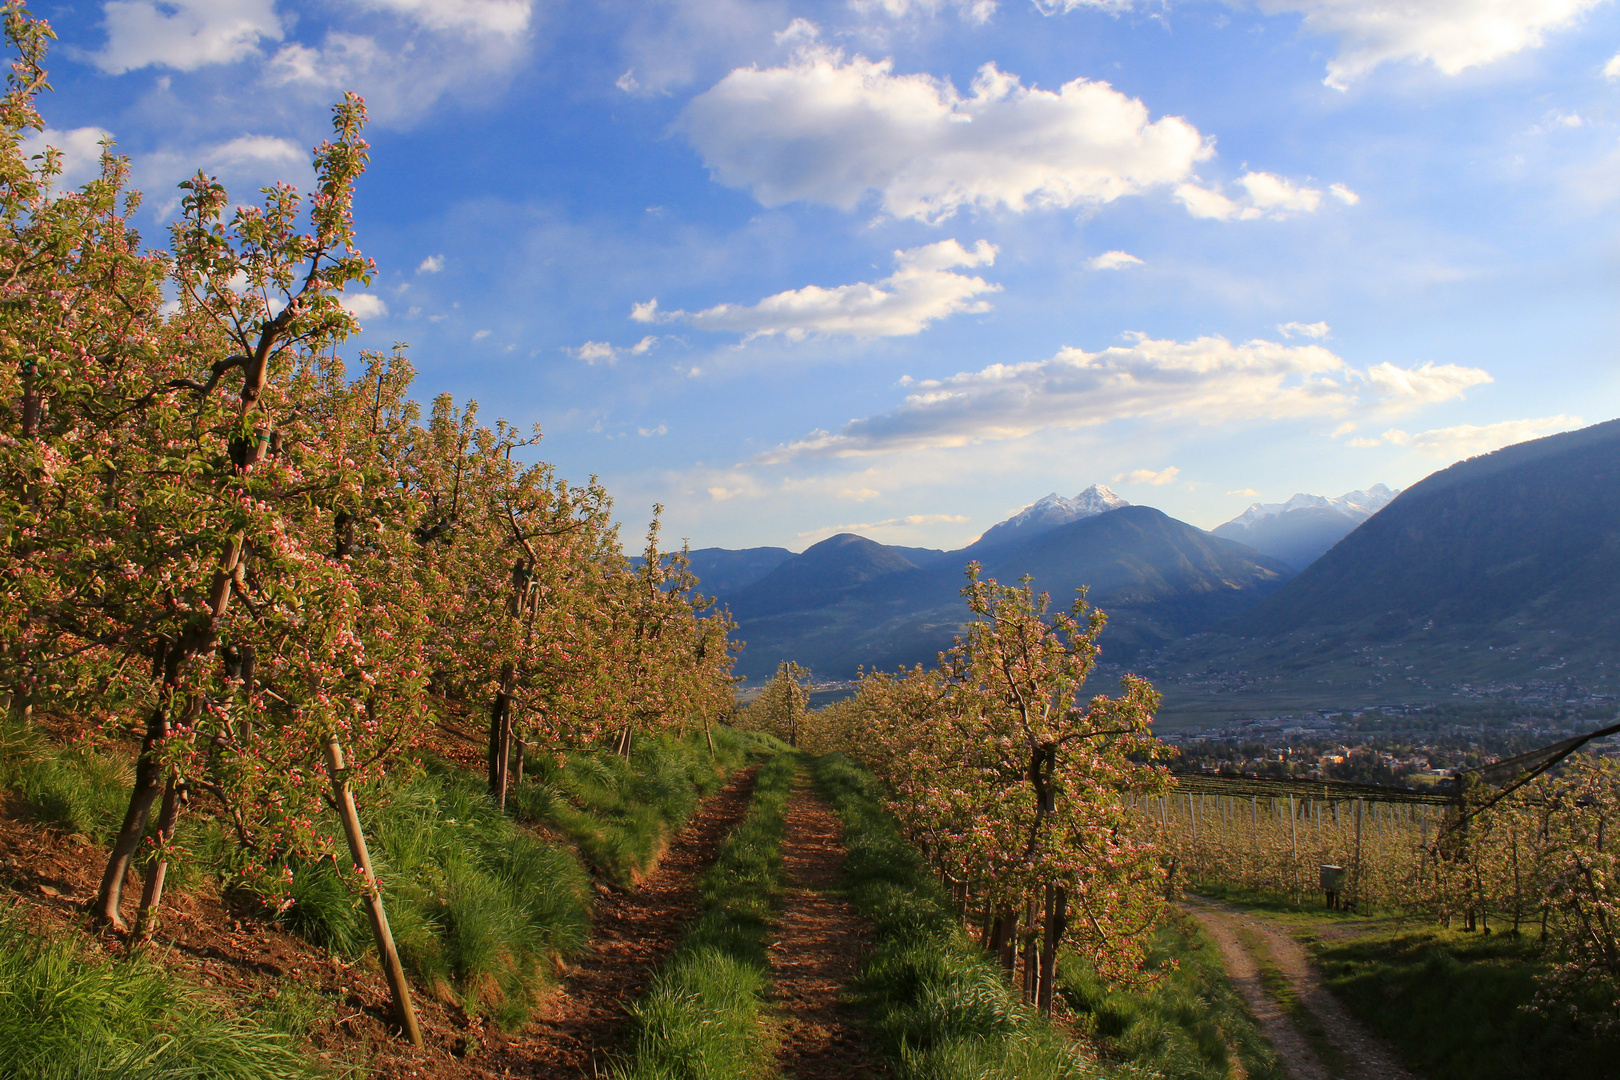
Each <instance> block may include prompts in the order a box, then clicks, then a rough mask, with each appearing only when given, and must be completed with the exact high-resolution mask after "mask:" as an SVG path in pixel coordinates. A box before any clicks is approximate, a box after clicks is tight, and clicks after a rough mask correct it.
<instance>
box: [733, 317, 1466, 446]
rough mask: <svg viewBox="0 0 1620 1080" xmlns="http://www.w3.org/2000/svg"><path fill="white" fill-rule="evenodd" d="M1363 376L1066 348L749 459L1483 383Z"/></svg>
mask: <svg viewBox="0 0 1620 1080" xmlns="http://www.w3.org/2000/svg"><path fill="white" fill-rule="evenodd" d="M1373 370H1375V371H1377V372H1378V376H1377V377H1376V378H1375V377H1373V376H1372V374H1371V372H1363V371H1359V370H1357V369H1355V368H1352V367H1351V366H1350V365H1349V364H1348V363H1346V362H1345V361H1344V360H1343V359H1342V358H1340V357H1339V356H1337V355H1335V354H1334V353H1333V352H1331V351H1329V350H1328V349H1326V348H1325V347H1323V346H1321V345H1285V344H1281V343H1278V342H1271V341H1263V340H1255V341H1250V342H1247V343H1244V344H1233V343H1232V342H1230V341H1227V340H1226V339H1225V338H1220V337H1201V338H1197V339H1194V340H1192V341H1157V340H1154V339H1151V338H1147V337H1138V338H1136V339H1135V340H1134V341H1132V342H1131V343H1130V344H1128V345H1119V346H1114V347H1112V348H1107V349H1102V350H1100V351H1098V352H1094V353H1088V352H1086V351H1085V350H1083V349H1074V348H1066V349H1063V350H1061V351H1059V352H1058V353H1057V355H1055V356H1053V357H1051V358H1050V359H1047V360H1037V361H1031V362H1028V363H1021V364H992V365H990V366H989V367H986V368H983V369H981V370H979V371H970V372H963V373H961V374H958V375H953V376H951V377H950V378H948V379H940V380H936V379H928V380H924V381H922V382H918V383H915V384H913V386H912V392H911V393H909V394H908V395H907V397H906V398H905V400H904V402H903V403H902V404H901V405H900V406H899V407H898V408H896V409H894V410H892V411H891V412H888V413H884V414H881V415H878V416H870V417H865V418H862V419H858V420H852V421H850V422H849V423H848V424H845V425H844V426H843V428H841V429H840V430H838V431H837V432H829V431H818V432H813V433H812V434H811V435H810V436H809V437H808V438H806V439H803V440H801V441H799V442H795V443H791V444H788V445H786V446H782V447H779V448H777V449H776V450H773V451H770V452H767V453H766V454H764V455H762V456H761V457H760V458H759V460H760V462H761V463H766V464H769V463H775V462H782V461H786V460H789V459H792V458H797V457H807V456H822V455H832V456H850V455H858V454H869V453H876V452H883V451H890V450H910V449H926V448H930V447H949V446H963V445H967V444H969V443H974V442H981V441H988V440H1002V439H1015V438H1020V437H1023V436H1025V435H1029V434H1031V433H1033V432H1036V431H1040V430H1043V429H1049V428H1080V427H1087V426H1094V425H1100V424H1105V423H1109V422H1111V421H1115V420H1124V419H1132V418H1145V417H1154V418H1170V417H1191V418H1195V419H1197V420H1198V421H1200V422H1202V423H1214V422H1219V421H1228V420H1236V419H1244V420H1254V419H1284V418H1295V417H1304V416H1334V415H1341V414H1343V413H1345V412H1347V411H1349V410H1351V409H1363V410H1370V411H1373V412H1386V413H1387V412H1398V411H1401V410H1404V409H1411V408H1415V407H1418V406H1421V405H1424V404H1429V403H1432V402H1434V401H1439V400H1444V399H1445V398H1446V397H1458V396H1461V395H1462V393H1463V392H1464V391H1465V390H1466V389H1467V388H1468V387H1469V386H1474V385H1478V384H1480V383H1482V382H1488V381H1489V380H1490V376H1489V375H1488V374H1486V373H1485V372H1484V371H1480V370H1478V369H1475V368H1462V367H1457V366H1456V365H1449V364H1448V365H1444V366H1437V365H1432V364H1429V365H1425V366H1424V367H1423V368H1418V369H1414V370H1412V371H1406V372H1403V370H1402V369H1399V368H1395V367H1393V365H1389V364H1380V365H1379V366H1378V367H1377V368H1375V369H1373Z"/></svg>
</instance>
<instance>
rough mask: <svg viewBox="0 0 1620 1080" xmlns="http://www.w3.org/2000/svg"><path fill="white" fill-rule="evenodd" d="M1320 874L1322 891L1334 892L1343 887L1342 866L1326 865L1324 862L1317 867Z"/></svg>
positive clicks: (1341, 889)
mask: <svg viewBox="0 0 1620 1080" xmlns="http://www.w3.org/2000/svg"><path fill="white" fill-rule="evenodd" d="M1317 869H1318V870H1319V871H1321V874H1322V891H1323V892H1330V893H1336V892H1341V891H1343V889H1344V867H1342V866H1328V865H1326V864H1324V865H1322V866H1320V867H1318V868H1317Z"/></svg>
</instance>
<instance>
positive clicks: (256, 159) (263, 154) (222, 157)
mask: <svg viewBox="0 0 1620 1080" xmlns="http://www.w3.org/2000/svg"><path fill="white" fill-rule="evenodd" d="M205 160H206V162H207V164H208V166H209V167H210V168H213V169H219V170H222V171H223V170H234V171H241V170H242V169H243V168H244V167H246V168H251V167H254V166H258V165H302V164H304V163H305V162H306V161H308V160H309V159H308V155H307V154H306V152H305V150H304V148H303V147H301V146H299V145H298V144H297V143H295V142H293V141H292V140H291V139H278V138H276V137H274V136H272V135H242V136H239V137H238V138H235V139H232V140H230V141H229V142H223V143H220V144H219V145H218V146H216V147H214V148H213V149H212V150H209V151H208V153H207V156H206V159H205Z"/></svg>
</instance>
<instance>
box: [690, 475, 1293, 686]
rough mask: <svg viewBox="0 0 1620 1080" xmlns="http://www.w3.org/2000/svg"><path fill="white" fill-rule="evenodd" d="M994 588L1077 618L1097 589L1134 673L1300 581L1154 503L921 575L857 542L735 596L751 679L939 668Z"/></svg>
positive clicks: (1114, 655)
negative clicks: (969, 594) (973, 581)
mask: <svg viewBox="0 0 1620 1080" xmlns="http://www.w3.org/2000/svg"><path fill="white" fill-rule="evenodd" d="M974 559H977V560H978V561H980V562H981V563H982V564H983V573H984V576H986V577H993V578H996V579H998V580H1001V581H1007V582H1011V581H1015V580H1017V579H1018V578H1019V577H1021V576H1023V575H1024V574H1030V575H1032V576H1033V577H1034V579H1035V587H1036V588H1037V589H1040V590H1045V591H1047V592H1049V593H1050V594H1051V596H1052V601H1053V604H1054V605H1055V606H1062V607H1067V606H1068V605H1069V604H1070V603H1072V602H1073V598H1074V595H1075V590H1076V589H1078V588H1080V587H1081V586H1086V587H1089V589H1090V594H1089V598H1090V600H1091V602H1092V603H1094V604H1096V605H1097V606H1099V607H1101V608H1103V609H1104V610H1105V611H1107V612H1108V614H1109V620H1110V623H1109V629H1108V632H1107V633H1106V634H1105V635H1104V637H1103V648H1104V651H1105V656H1106V657H1107V659H1109V660H1110V661H1116V662H1122V661H1125V660H1129V659H1132V658H1135V657H1138V656H1141V655H1142V654H1143V653H1144V651H1149V650H1152V649H1155V648H1157V647H1159V646H1160V645H1162V644H1164V643H1166V642H1168V641H1171V640H1173V639H1175V638H1177V637H1180V636H1183V635H1186V634H1189V633H1195V632H1197V631H1199V630H1203V629H1206V628H1208V627H1209V626H1211V625H1213V624H1215V623H1216V622H1219V621H1220V620H1222V619H1224V618H1226V617H1228V616H1230V615H1232V614H1235V613H1236V612H1238V611H1241V610H1243V609H1244V608H1246V607H1247V606H1249V605H1251V604H1253V603H1255V602H1256V601H1258V600H1259V599H1260V598H1262V597H1263V596H1265V595H1268V594H1269V593H1270V592H1272V591H1274V590H1275V589H1276V588H1278V587H1279V586H1281V585H1282V583H1283V582H1284V581H1286V580H1287V579H1288V578H1289V577H1290V576H1292V571H1291V570H1290V569H1289V568H1288V567H1287V566H1286V565H1284V564H1283V563H1281V562H1278V561H1277V560H1274V559H1270V558H1268V557H1266V556H1264V555H1261V554H1259V553H1258V552H1256V551H1253V550H1251V549H1249V548H1246V547H1244V546H1243V545H1241V544H1236V543H1233V542H1232V541H1229V540H1223V539H1221V538H1220V537H1216V536H1213V535H1211V534H1209V533H1207V532H1204V531H1203V530H1202V529H1198V528H1196V527H1194V526H1192V525H1188V524H1187V523H1185V522H1182V521H1177V520H1175V519H1174V518H1171V517H1169V516H1167V515H1165V514H1164V513H1162V512H1160V511H1158V510H1155V509H1153V508H1151V507H1146V506H1127V507H1123V508H1121V509H1117V510H1111V511H1108V512H1105V513H1099V514H1094V515H1091V516H1089V517H1085V518H1082V519H1080V520H1076V521H1071V522H1070V523H1068V524H1066V525H1059V526H1056V527H1054V528H1050V529H1047V530H1044V531H1041V532H1038V533H1036V534H1034V535H1030V536H1027V537H1023V538H1019V539H1017V540H1015V541H1014V542H1011V543H1005V544H1000V545H996V546H994V547H991V548H989V549H988V550H984V551H979V550H976V548H973V547H970V548H967V549H963V550H961V551H955V552H947V553H944V554H942V555H939V556H937V557H934V558H933V559H931V560H930V561H929V562H928V563H927V565H923V566H918V565H916V563H915V562H914V561H913V560H912V559H908V558H907V557H906V556H905V555H903V554H901V553H900V551H898V550H896V549H893V548H885V547H884V546H883V545H881V544H876V543H874V542H872V541H870V540H865V539H864V538H861V537H856V536H852V535H848V534H845V535H843V536H838V537H833V538H832V539H830V540H825V541H822V542H821V543H820V544H817V545H815V546H813V547H811V548H810V549H809V550H807V551H806V552H805V553H804V554H803V555H800V556H796V557H794V558H793V559H790V560H788V561H787V562H784V563H783V564H782V565H781V566H779V567H778V568H777V569H776V570H775V571H773V572H772V573H771V574H769V575H767V576H766V577H764V578H762V579H761V580H759V581H757V582H755V583H754V584H753V585H751V586H748V587H747V588H744V589H741V590H738V591H737V592H734V593H729V594H722V596H721V602H722V604H724V605H725V606H727V607H729V608H730V610H731V613H732V615H733V617H734V618H736V619H737V621H738V624H739V631H738V633H739V636H740V637H742V638H743V640H745V641H746V642H747V643H748V648H747V649H746V650H745V651H744V652H743V654H742V657H741V659H740V660H739V663H738V671H739V673H741V674H745V675H747V676H749V677H750V678H751V679H758V678H764V677H765V676H767V675H769V674H770V673H771V672H773V671H775V669H776V665H777V664H778V663H779V662H780V661H781V660H784V659H796V660H798V661H799V662H800V663H804V664H806V665H808V666H809V667H810V668H811V669H812V670H813V671H815V672H816V674H817V675H818V676H819V677H824V678H848V677H851V676H852V675H853V674H854V673H855V670H856V669H857V668H858V667H860V666H862V665H864V666H866V667H868V668H871V667H878V668H893V667H896V666H899V665H910V664H915V663H920V662H927V661H931V660H932V659H933V657H934V655H935V654H936V653H937V652H938V651H939V650H941V649H944V648H947V647H949V646H950V644H951V641H952V639H953V638H954V637H955V636H956V634H957V633H959V632H960V631H961V628H962V626H963V624H964V622H965V620H966V617H967V610H966V607H965V606H964V604H963V602H962V600H961V597H960V595H959V594H960V590H961V588H962V584H963V568H964V567H965V566H966V564H967V563H968V562H969V561H971V560H974Z"/></svg>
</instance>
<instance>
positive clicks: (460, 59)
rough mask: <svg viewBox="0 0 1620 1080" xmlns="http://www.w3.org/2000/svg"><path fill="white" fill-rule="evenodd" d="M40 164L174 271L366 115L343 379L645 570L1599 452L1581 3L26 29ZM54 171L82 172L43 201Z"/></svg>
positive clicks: (63, 12)
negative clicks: (260, 193) (527, 483)
mask: <svg viewBox="0 0 1620 1080" xmlns="http://www.w3.org/2000/svg"><path fill="white" fill-rule="evenodd" d="M35 11H36V13H37V14H40V15H43V16H44V17H46V18H47V19H49V20H50V21H51V22H52V24H53V26H54V27H55V28H56V31H57V34H58V37H59V39H60V40H59V42H58V44H57V46H56V48H55V51H54V53H53V57H52V61H51V69H52V71H51V81H52V84H53V86H54V88H55V92H54V93H53V94H51V95H49V96H48V97H47V99H46V100H45V101H44V103H43V108H42V111H43V113H44V115H45V118H46V120H47V123H48V125H49V130H48V131H47V132H46V133H45V135H43V136H41V137H40V139H41V140H42V141H47V142H50V143H52V144H53V145H57V146H59V147H60V148H62V149H64V150H65V151H67V153H68V160H69V164H70V170H71V169H82V168H86V167H88V165H89V163H90V162H91V161H92V160H93V157H94V147H95V143H96V141H97V139H98V138H99V137H100V135H101V133H102V132H109V133H111V134H112V135H113V137H114V138H115V139H116V140H117V142H118V145H119V147H120V149H121V150H122V151H123V152H125V153H127V154H129V155H130V156H131V157H132V159H133V162H134V172H135V176H136V179H137V182H138V184H139V185H140V186H141V187H142V188H143V189H144V190H145V191H146V192H147V202H146V206H145V208H144V209H143V210H142V211H141V218H140V222H139V224H140V226H141V227H142V228H143V230H144V231H145V232H146V233H147V235H148V236H149V237H151V238H152V240H153V241H154V242H161V239H162V237H163V235H164V234H163V231H162V225H163V223H164V222H165V221H166V220H167V215H168V214H170V213H172V212H173V209H174V207H175V205H176V200H175V186H174V185H175V184H176V183H177V182H178V181H179V180H180V179H182V178H183V177H184V176H186V175H188V174H190V173H191V172H192V171H194V170H195V169H197V168H203V169H206V170H207V171H209V172H210V173H213V174H216V175H219V176H220V177H221V178H222V179H223V180H225V181H226V183H227V184H228V185H229V186H230V187H231V188H232V190H233V191H236V192H239V193H240V195H241V197H242V198H244V199H246V198H247V197H248V195H249V193H250V192H251V191H252V189H253V188H255V187H257V186H259V185H261V184H264V183H268V182H270V181H273V180H279V179H285V180H290V181H292V182H294V183H300V182H307V180H308V177H309V171H308V151H309V148H310V146H312V145H313V144H314V143H315V142H317V141H319V140H320V138H322V137H323V135H324V133H325V131H326V115H327V108H328V107H329V105H330V103H331V102H332V101H333V100H335V99H336V98H337V97H338V96H339V95H341V93H342V92H343V91H344V90H347V89H354V90H357V91H359V92H360V93H361V94H363V95H365V97H366V99H367V102H368V105H369V106H370V108H371V111H372V119H373V123H372V127H371V129H370V134H369V137H370V139H371V142H372V146H373V149H372V158H371V169H370V171H369V173H368V174H367V175H366V177H365V178H364V179H363V180H362V182H361V188H360V194H359V199H358V205H357V222H358V226H359V232H360V238H361V244H362V247H363V249H364V250H365V252H366V253H367V254H368V255H370V256H372V257H373V258H375V259H376V261H377V265H378V274H377V277H376V280H375V281H374V283H373V285H372V287H371V289H370V290H369V292H368V293H367V294H365V295H363V296H362V295H356V296H354V297H352V298H351V301H350V302H351V305H352V306H353V308H354V310H355V311H356V312H357V313H358V314H359V315H360V316H361V321H362V323H363V324H364V326H365V332H364V334H363V336H362V339H361V341H360V342H358V343H357V345H360V346H367V347H373V348H386V347H388V346H389V345H391V344H392V343H393V342H395V341H403V342H408V343H409V345H410V351H411V356H412V358H413V360H414V362H415V363H416V364H417V366H418V369H419V372H420V375H419V382H418V395H419V396H420V397H421V398H423V399H424V400H425V399H427V398H429V397H431V396H432V395H433V394H435V393H437V392H439V391H441V390H448V391H450V392H452V393H453V394H455V395H456V396H457V397H458V398H462V399H466V398H475V399H477V400H478V401H479V403H480V405H481V411H482V415H484V416H485V417H487V418H488V419H490V420H493V419H494V418H495V417H497V416H502V417H505V418H507V419H509V420H512V421H514V422H517V423H518V424H520V425H524V426H527V425H528V424H531V423H538V424H540V425H542V427H543V428H544V430H545V432H546V439H545V442H544V443H543V445H542V452H543V453H544V455H545V456H547V457H548V459H549V460H552V461H554V462H556V463H557V465H558V467H559V468H560V470H561V471H562V473H563V475H565V476H569V477H571V478H574V479H583V478H585V477H587V476H589V475H591V474H597V475H600V476H601V478H602V479H603V480H604V482H605V483H606V484H607V485H608V487H609V489H610V490H611V491H612V492H613V493H614V495H615V497H616V499H617V504H618V510H619V513H620V517H621V519H622V520H623V521H624V522H625V523H626V526H627V536H633V535H634V534H635V532H636V531H637V530H638V529H639V527H640V525H641V523H643V522H644V521H645V520H646V517H647V515H648V511H649V508H650V506H651V504H652V503H654V502H655V501H656V502H662V503H663V504H665V506H666V526H667V530H668V531H667V532H666V537H672V538H680V537H688V538H690V540H691V542H692V544H693V546H695V547H705V546H713V545H719V546H726V547H742V546H752V545H760V544H772V545H781V546H785V547H789V548H793V549H795V550H799V549H802V548H803V547H805V546H807V545H808V544H810V543H814V542H815V541H817V540H819V539H822V538H824V537H826V536H828V535H831V534H832V533H834V532H838V531H845V530H849V531H857V532H861V533H863V534H865V535H867V536H871V537H872V538H874V539H877V540H881V541H884V542H887V543H896V544H906V545H928V546H939V547H955V546H959V545H960V544H962V543H965V542H966V541H968V540H970V539H972V538H973V537H974V536H976V535H978V533H980V532H982V531H983V530H984V529H985V528H987V527H989V526H990V525H991V524H993V523H995V522H996V521H998V520H1000V519H1002V518H1004V517H1006V516H1008V515H1009V514H1010V513H1012V512H1014V511H1016V510H1017V509H1018V508H1019V507H1021V506H1023V505H1025V504H1027V503H1030V502H1033V501H1034V500H1035V499H1037V498H1039V497H1040V496H1041V495H1044V494H1046V493H1047V492H1048V491H1052V490H1056V491H1059V492H1060V493H1062V494H1065V495H1073V494H1074V493H1075V492H1077V491H1079V490H1080V489H1081V488H1084V487H1085V486H1087V485H1088V484H1091V483H1094V482H1103V483H1108V484H1111V485H1112V486H1113V487H1114V488H1115V489H1116V490H1118V491H1119V492H1120V493H1121V494H1122V495H1124V496H1125V497H1126V498H1128V499H1130V500H1131V501H1133V502H1139V503H1148V504H1150V505H1154V506H1158V507H1160V508H1162V509H1164V510H1165V511H1166V512H1168V513H1170V514H1173V515H1175V516H1177V517H1181V518H1183V519H1185V520H1188V521H1191V522H1193V523H1195V524H1198V525H1201V526H1204V527H1213V526H1214V525H1216V524H1219V523H1220V522H1222V521H1224V520H1227V519H1228V518H1231V517H1233V516H1235V515H1236V514H1238V513H1240V512H1241V511H1242V510H1243V509H1244V508H1245V507H1246V506H1247V505H1248V504H1250V503H1251V502H1254V501H1257V500H1265V501H1280V500H1282V499H1285V498H1287V497H1288V496H1289V495H1290V494H1292V493H1294V492H1296V491H1308V492H1314V493H1319V494H1327V495H1337V494H1340V493H1342V492H1344V491H1347V490H1350V489H1354V488H1365V487H1368V486H1371V485H1372V484H1374V483H1379V482H1383V483H1387V484H1390V485H1391V486H1405V485H1407V484H1410V483H1412V482H1413V481H1415V480H1418V479H1420V478H1421V477H1423V476H1424V475H1426V474H1427V473H1429V472H1431V471H1433V470H1434V469H1436V468H1440V467H1443V466H1445V465H1447V464H1450V463H1451V462H1452V461H1455V460H1457V459H1458V458H1460V457H1463V456H1467V455H1469V454H1474V453H1480V452H1483V451H1487V450H1491V449H1495V448H1496V447H1498V446H1501V445H1505V444H1507V443H1511V442H1516V441H1519V440H1521V439H1524V438H1529V437H1535V436H1538V435H1544V434H1550V433H1552V432H1554V431H1558V430H1563V429H1567V428H1570V427H1575V426H1580V425H1581V424H1583V423H1594V422H1597V421H1601V420H1607V419H1611V418H1613V417H1615V416H1616V415H1620V374H1617V372H1620V367H1617V365H1616V363H1615V360H1616V342H1617V330H1620V325H1617V318H1616V315H1617V313H1620V306H1617V304H1616V302H1615V297H1616V287H1617V285H1620V273H1617V269H1620V229H1617V227H1616V226H1617V220H1620V219H1617V216H1616V210H1617V208H1620V5H1617V4H1615V3H1611V2H1603V0H1187V2H1177V0H999V2H992V0H835V2H826V3H810V2H787V0H782V2H778V0H766V2H746V0H640V2H619V3H615V2H597V3H568V2H563V0H554V2H548V0H459V2H458V0H343V2H338V0H331V2H320V0H316V2H310V3H293V2H287V0H279V2H278V0H172V2H167V3H163V2H158V3H154V2H152V0H109V2H105V3H92V2H81V3H74V4H53V3H39V4H37V5H36V7H35ZM70 178H71V176H70Z"/></svg>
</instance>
